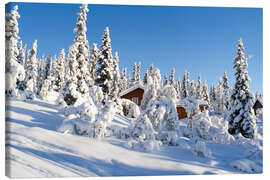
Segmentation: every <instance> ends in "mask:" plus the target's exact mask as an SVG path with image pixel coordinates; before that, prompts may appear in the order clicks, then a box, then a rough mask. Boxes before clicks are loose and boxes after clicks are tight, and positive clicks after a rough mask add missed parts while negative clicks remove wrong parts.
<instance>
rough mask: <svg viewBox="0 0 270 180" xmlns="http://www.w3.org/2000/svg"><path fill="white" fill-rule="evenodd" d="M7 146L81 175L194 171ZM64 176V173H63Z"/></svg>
mask: <svg viewBox="0 0 270 180" xmlns="http://www.w3.org/2000/svg"><path fill="white" fill-rule="evenodd" d="M7 146H9V147H11V148H15V149H17V150H19V151H22V152H24V153H27V154H29V155H31V156H35V157H36V158H39V159H42V160H45V161H47V162H48V163H51V164H53V165H55V166H58V167H61V168H63V169H66V170H68V171H70V172H72V173H74V174H77V175H79V176H89V175H93V173H94V174H96V175H97V176H162V175H164V176H165V175H192V174H194V173H193V172H192V171H176V170H163V169H152V168H144V167H136V166H131V165H129V164H124V163H121V162H119V161H117V160H114V159H111V160H99V159H96V158H93V157H87V158H83V157H80V156H77V155H71V154H70V153H69V154H66V153H57V152H44V151H40V150H36V149H32V148H26V147H21V146H17V145H11V144H8V145H7ZM131 163H132V162H131ZM63 176H64V175H63Z"/></svg>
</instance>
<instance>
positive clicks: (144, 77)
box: [143, 70, 149, 86]
mask: <svg viewBox="0 0 270 180" xmlns="http://www.w3.org/2000/svg"><path fill="white" fill-rule="evenodd" d="M148 74H149V72H148V70H146V72H145V73H144V76H143V85H145V86H146V85H147V79H148Z"/></svg>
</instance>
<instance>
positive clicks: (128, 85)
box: [127, 74, 132, 88]
mask: <svg viewBox="0 0 270 180" xmlns="http://www.w3.org/2000/svg"><path fill="white" fill-rule="evenodd" d="M131 84H132V83H131V80H130V75H129V74H128V75H127V87H128V88H129V87H130V86H131Z"/></svg>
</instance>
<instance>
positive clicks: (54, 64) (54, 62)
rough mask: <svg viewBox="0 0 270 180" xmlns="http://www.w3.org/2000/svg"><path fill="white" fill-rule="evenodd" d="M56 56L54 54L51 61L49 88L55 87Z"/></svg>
mask: <svg viewBox="0 0 270 180" xmlns="http://www.w3.org/2000/svg"><path fill="white" fill-rule="evenodd" d="M57 66H58V64H57V57H56V55H54V58H53V61H52V68H51V73H50V80H51V85H50V87H49V89H50V90H52V89H56V86H55V79H56V77H57V73H58V72H57Z"/></svg>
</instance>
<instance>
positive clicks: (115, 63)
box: [111, 52, 120, 100]
mask: <svg viewBox="0 0 270 180" xmlns="http://www.w3.org/2000/svg"><path fill="white" fill-rule="evenodd" d="M118 63H119V56H118V52H115V54H114V58H113V69H114V70H113V72H114V75H113V86H112V91H111V97H112V98H113V99H114V100H116V99H117V98H118V94H119V91H120V88H119V85H120V71H119V66H118Z"/></svg>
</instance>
